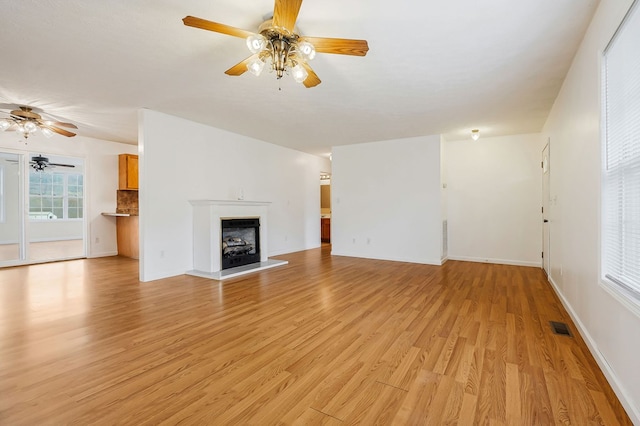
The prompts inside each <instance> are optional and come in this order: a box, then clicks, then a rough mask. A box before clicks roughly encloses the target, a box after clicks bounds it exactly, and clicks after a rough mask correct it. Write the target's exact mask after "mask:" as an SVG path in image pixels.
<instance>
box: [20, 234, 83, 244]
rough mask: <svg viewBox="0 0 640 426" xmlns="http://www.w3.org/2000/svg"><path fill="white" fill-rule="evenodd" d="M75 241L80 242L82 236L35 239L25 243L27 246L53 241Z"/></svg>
mask: <svg viewBox="0 0 640 426" xmlns="http://www.w3.org/2000/svg"><path fill="white" fill-rule="evenodd" d="M75 240H82V235H80V236H77V235H76V236H68V237H50V238H35V239H33V240H30V241H27V244H28V243H51V242H55V241H75Z"/></svg>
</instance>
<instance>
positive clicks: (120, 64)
mask: <svg viewBox="0 0 640 426" xmlns="http://www.w3.org/2000/svg"><path fill="white" fill-rule="evenodd" d="M2 3H3V4H2V13H1V14H0V28H1V29H2V30H1V31H2V36H1V42H0V58H2V65H1V66H0V103H12V104H16V103H17V104H26V105H33V106H36V107H39V108H42V109H43V110H44V111H46V112H49V113H52V114H55V115H56V116H58V117H62V118H64V119H65V120H70V121H73V122H75V123H76V124H78V126H79V131H78V133H79V134H81V135H84V136H90V137H96V138H101V139H107V140H114V141H119V142H127V143H136V142H137V109H138V108H142V107H144V108H150V109H153V110H157V111H162V112H165V113H168V114H172V115H176V116H180V117H185V118H188V119H191V120H193V121H198V122H202V123H205V124H209V125H212V126H215V127H218V128H222V129H226V130H229V131H232V132H235V133H239V134H243V135H247V136H251V137H254V138H257V139H261V140H264V141H267V142H272V143H275V144H279V145H283V146H288V147H291V148H294V149H298V150H301V151H306V152H310V153H313V154H326V153H328V152H329V151H330V147H331V146H333V145H342V144H352V143H359V142H371V141H379V140H389V139H398V138H405V137H413V136H419V135H428V134H444V135H445V136H447V137H448V138H450V139H459V138H462V137H466V136H467V135H468V134H469V131H470V130H471V129H472V128H479V129H480V130H481V133H482V135H483V136H500V135H506V134H517V133H528V132H537V131H540V130H541V128H542V125H543V124H544V121H545V119H546V117H547V115H548V113H549V110H550V108H551V106H552V103H553V101H554V99H555V97H556V95H557V93H558V90H559V89H560V86H561V84H562V81H563V79H564V76H565V75H566V73H567V70H568V67H569V65H570V63H571V60H572V58H573V56H574V54H575V52H576V49H577V47H578V45H579V43H580V41H581V39H582V37H583V35H584V31H585V29H586V27H587V25H588V23H589V20H590V19H591V17H592V15H593V13H594V10H595V7H596V6H597V3H598V0H518V1H513V0H483V1H478V0H447V1H443V0H423V1H416V0H393V1H392V0H386V1H381V0H373V1H372V0H350V1H345V0H305V1H304V2H303V4H302V8H301V11H300V14H299V17H298V21H297V26H298V29H299V32H300V33H301V34H303V35H309V36H321V37H339V38H358V39H366V40H368V42H369V48H370V50H369V53H368V54H367V56H365V57H355V56H343V55H329V54H319V55H317V57H316V58H315V60H314V61H313V62H312V63H311V65H312V67H313V68H314V70H315V71H316V73H317V74H318V76H319V77H320V79H321V80H322V84H320V85H319V86H317V87H315V88H311V89H306V88H305V87H304V86H302V85H299V84H297V83H294V82H293V80H292V79H291V78H290V77H286V76H285V78H283V79H282V80H281V81H280V83H279V82H278V81H277V80H276V79H275V76H274V75H273V74H269V73H264V74H263V75H262V76H260V77H254V76H253V75H251V74H249V73H246V74H245V75H243V76H240V77H229V76H227V75H225V74H224V71H225V70H226V69H227V68H229V67H231V66H232V65H234V64H236V63H237V62H239V61H241V60H242V59H244V58H246V57H247V56H249V55H250V53H249V52H248V50H247V48H246V46H245V43H244V40H242V39H240V38H235V37H231V36H226V35H222V34H217V33H213V32H208V31H204V30H199V29H195V28H191V27H186V26H184V25H183V23H182V18H183V17H184V16H186V15H193V16H197V17H201V18H204V19H208V20H212V21H216V22H221V23H225V24H228V25H232V26H235V27H239V28H243V29H248V30H256V29H257V26H258V25H259V24H260V23H261V22H262V20H263V18H264V17H265V16H267V15H269V14H270V13H272V11H273V0H244V1H238V0H208V1H205V0H181V1H175V0H131V1H125V0H117V1H115V0H114V1H104V0H20V1H16V0H11V1H8V0H7V1H3V2H2ZM279 86H281V90H279ZM176 143H177V145H178V146H179V141H176Z"/></svg>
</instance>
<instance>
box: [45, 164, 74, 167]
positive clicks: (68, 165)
mask: <svg viewBox="0 0 640 426" xmlns="http://www.w3.org/2000/svg"><path fill="white" fill-rule="evenodd" d="M47 165H48V166H57V167H75V166H74V165H73V164H60V163H48V164H47Z"/></svg>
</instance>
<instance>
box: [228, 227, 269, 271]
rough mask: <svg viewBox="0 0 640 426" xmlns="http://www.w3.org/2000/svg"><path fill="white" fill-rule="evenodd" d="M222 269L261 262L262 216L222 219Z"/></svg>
mask: <svg viewBox="0 0 640 426" xmlns="http://www.w3.org/2000/svg"><path fill="white" fill-rule="evenodd" d="M220 223H221V227H222V229H221V231H222V232H221V234H222V241H221V250H220V255H221V261H222V263H221V269H223V270H224V269H229V268H235V267H237V266H243V265H249V264H251V263H256V262H260V218H259V217H250V218H235V219H223V218H221V219H220Z"/></svg>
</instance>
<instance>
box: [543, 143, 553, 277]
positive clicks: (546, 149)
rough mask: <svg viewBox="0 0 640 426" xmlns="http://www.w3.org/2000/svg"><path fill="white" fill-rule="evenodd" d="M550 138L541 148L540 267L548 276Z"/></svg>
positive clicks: (549, 257)
mask: <svg viewBox="0 0 640 426" xmlns="http://www.w3.org/2000/svg"><path fill="white" fill-rule="evenodd" d="M550 142H551V139H549V140H548V142H547V145H545V147H544V149H543V150H542V269H544V271H545V272H546V274H547V276H549V273H550V270H549V266H550V261H551V253H550V251H551V250H550V248H551V246H550V229H549V228H550V223H549V204H550V203H549V200H550V194H549V184H550V176H551V167H550V166H551V163H550V161H549V160H550V157H549V144H550Z"/></svg>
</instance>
